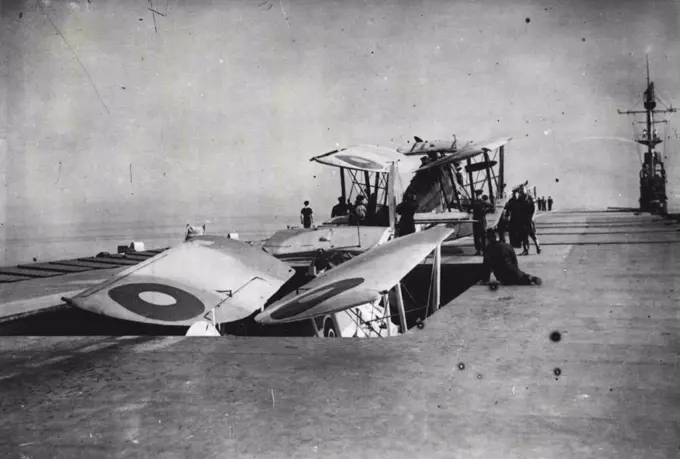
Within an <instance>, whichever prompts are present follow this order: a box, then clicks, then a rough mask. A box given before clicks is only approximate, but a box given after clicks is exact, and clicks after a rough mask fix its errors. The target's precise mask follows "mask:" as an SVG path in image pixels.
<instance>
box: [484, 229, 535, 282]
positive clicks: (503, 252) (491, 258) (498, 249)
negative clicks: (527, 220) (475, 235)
mask: <svg viewBox="0 0 680 459" xmlns="http://www.w3.org/2000/svg"><path fill="white" fill-rule="evenodd" d="M486 238H487V241H488V245H487V247H486V250H485V251H484V263H483V265H482V266H483V269H484V271H483V273H482V279H481V280H482V282H485V283H487V282H489V280H490V279H491V273H493V275H494V277H495V278H496V280H497V281H498V282H500V283H501V284H504V285H541V283H542V281H541V279H540V278H539V277H536V276H532V275H530V274H527V273H525V272H523V271H522V270H520V269H519V265H518V263H517V255H516V254H515V249H513V248H512V247H511V246H510V245H509V244H506V243H505V242H500V241H498V239H496V232H495V231H494V230H493V229H489V230H487V231H486Z"/></svg>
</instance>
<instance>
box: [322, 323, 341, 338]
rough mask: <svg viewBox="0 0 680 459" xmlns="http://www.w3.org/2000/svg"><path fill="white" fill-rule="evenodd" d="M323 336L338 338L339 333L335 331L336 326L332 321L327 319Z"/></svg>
mask: <svg viewBox="0 0 680 459" xmlns="http://www.w3.org/2000/svg"><path fill="white" fill-rule="evenodd" d="M323 336H324V338H337V337H338V331H337V330H336V329H335V324H334V323H333V321H332V320H331V319H326V321H325V322H324V324H323Z"/></svg>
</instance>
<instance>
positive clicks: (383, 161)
mask: <svg viewBox="0 0 680 459" xmlns="http://www.w3.org/2000/svg"><path fill="white" fill-rule="evenodd" d="M404 159H406V158H405V156H404V155H402V154H401V153H399V152H398V151H397V150H394V149H392V148H385V147H378V146H375V145H355V146H350V147H347V148H342V149H340V150H333V151H331V152H328V153H325V154H323V155H320V156H315V157H313V158H311V159H310V161H316V162H319V163H321V164H326V165H329V166H335V167H345V168H347V169H355V170H359V171H367V172H387V171H388V170H389V168H390V164H391V163H393V162H397V161H403V160H404ZM409 168H410V169H414V167H413V166H412V165H406V169H407V170H404V167H400V170H401V172H409V170H408V169H409Z"/></svg>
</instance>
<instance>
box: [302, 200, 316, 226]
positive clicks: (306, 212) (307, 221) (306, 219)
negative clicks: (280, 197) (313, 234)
mask: <svg viewBox="0 0 680 459" xmlns="http://www.w3.org/2000/svg"><path fill="white" fill-rule="evenodd" d="M308 206H309V201H305V206H304V207H303V208H302V210H300V223H302V226H304V227H305V228H311V226H312V224H313V223H314V216H313V215H312V214H313V213H314V211H312V208H311V207H308Z"/></svg>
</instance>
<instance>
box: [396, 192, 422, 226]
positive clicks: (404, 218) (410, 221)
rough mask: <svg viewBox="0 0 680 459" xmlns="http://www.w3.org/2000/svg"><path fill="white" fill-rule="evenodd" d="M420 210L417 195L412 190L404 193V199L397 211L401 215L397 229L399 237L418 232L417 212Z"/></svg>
mask: <svg viewBox="0 0 680 459" xmlns="http://www.w3.org/2000/svg"><path fill="white" fill-rule="evenodd" d="M417 210H418V203H417V202H416V197H415V195H414V194H413V193H411V192H406V193H405V194H404V200H403V201H402V202H401V203H400V204H399V205H398V206H397V209H396V211H397V213H398V214H399V215H401V218H400V219H399V225H398V226H397V231H398V234H399V237H401V236H406V235H407V234H411V233H415V232H416V221H415V214H416V211H417Z"/></svg>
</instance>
